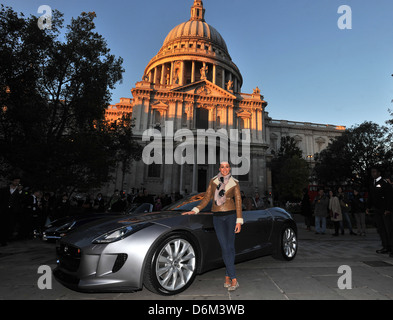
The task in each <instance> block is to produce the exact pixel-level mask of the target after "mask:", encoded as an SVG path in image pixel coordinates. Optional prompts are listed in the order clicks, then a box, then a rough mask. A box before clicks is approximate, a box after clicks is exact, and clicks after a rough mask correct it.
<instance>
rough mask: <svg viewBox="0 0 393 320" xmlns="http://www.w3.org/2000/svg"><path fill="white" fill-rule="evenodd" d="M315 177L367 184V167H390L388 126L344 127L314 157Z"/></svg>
mask: <svg viewBox="0 0 393 320" xmlns="http://www.w3.org/2000/svg"><path fill="white" fill-rule="evenodd" d="M316 161H317V164H316V166H315V168H314V175H315V177H316V179H317V180H318V181H319V182H320V183H322V184H327V185H329V184H331V185H340V184H356V185H359V186H364V187H365V186H367V184H368V181H369V175H370V167H371V166H373V165H379V166H380V167H381V168H384V169H385V170H388V169H389V168H390V167H391V166H392V148H391V143H390V140H389V138H388V129H387V128H386V127H384V126H380V125H378V124H376V123H373V122H364V123H362V124H361V125H358V126H354V127H352V128H350V129H347V130H346V131H345V132H344V133H343V135H342V136H340V137H337V138H336V139H334V140H332V141H331V142H330V143H329V146H328V147H327V148H326V149H325V150H323V151H322V152H321V153H320V154H318V155H317V156H316Z"/></svg>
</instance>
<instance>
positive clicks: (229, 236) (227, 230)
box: [183, 162, 243, 291]
mask: <svg viewBox="0 0 393 320" xmlns="http://www.w3.org/2000/svg"><path fill="white" fill-rule="evenodd" d="M230 172H231V167H230V165H229V163H228V162H221V164H220V173H219V174H218V175H217V176H216V177H214V178H213V179H212V180H210V183H209V187H208V188H207V191H206V193H205V196H204V198H203V199H202V201H201V203H200V204H199V206H197V207H195V208H193V209H192V211H189V212H185V213H183V215H190V214H198V213H199V212H200V211H201V210H202V209H203V208H204V207H206V206H207V204H208V203H209V202H210V200H212V199H214V201H213V205H212V212H213V225H214V229H215V230H216V234H217V238H218V241H219V243H220V246H221V250H222V256H223V260H224V263H225V267H226V277H225V284H224V287H225V288H228V290H229V291H234V290H236V289H237V288H238V287H239V282H238V281H237V278H236V270H235V254H236V253H235V234H236V233H239V232H240V231H241V226H242V224H243V215H242V198H241V193H240V187H239V181H238V180H236V179H234V178H233V177H232V175H231V174H230Z"/></svg>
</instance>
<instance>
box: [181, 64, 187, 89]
mask: <svg viewBox="0 0 393 320" xmlns="http://www.w3.org/2000/svg"><path fill="white" fill-rule="evenodd" d="M185 69H186V66H185V61H184V60H183V61H182V62H181V70H180V85H181V86H184V84H185V81H184V78H185V77H184V73H185Z"/></svg>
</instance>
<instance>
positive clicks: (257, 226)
mask: <svg viewBox="0 0 393 320" xmlns="http://www.w3.org/2000/svg"><path fill="white" fill-rule="evenodd" d="M243 219H244V224H243V226H242V231H241V232H240V233H239V234H238V235H236V252H237V254H242V253H247V252H251V251H257V250H263V249H264V248H265V247H268V246H270V234H271V229H272V223H273V222H272V216H271V214H270V213H269V211H268V210H257V209H256V206H255V202H254V199H253V198H246V199H245V200H244V201H243Z"/></svg>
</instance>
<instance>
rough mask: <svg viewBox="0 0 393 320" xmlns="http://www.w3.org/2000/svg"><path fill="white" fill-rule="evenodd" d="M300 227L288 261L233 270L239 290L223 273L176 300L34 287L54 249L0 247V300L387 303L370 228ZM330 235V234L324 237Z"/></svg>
mask: <svg viewBox="0 0 393 320" xmlns="http://www.w3.org/2000/svg"><path fill="white" fill-rule="evenodd" d="M298 227H299V250H298V254H297V257H296V258H295V260H294V261H292V262H283V261H277V260H274V259H273V258H272V257H263V258H258V259H255V260H251V261H248V262H244V263H240V264H238V265H237V266H236V267H237V273H238V279H239V283H240V288H239V289H238V290H237V291H235V292H232V293H228V291H227V290H226V289H224V288H223V285H222V283H223V275H224V273H225V272H224V269H218V270H214V271H211V272H207V273H205V274H203V275H199V276H197V277H196V279H195V282H194V283H193V284H192V286H191V287H190V288H189V289H188V290H186V291H185V292H183V293H182V294H180V295H178V296H172V297H163V296H159V295H156V294H153V293H151V292H149V291H148V290H147V289H143V290H142V291H139V292H134V293H113V294H108V293H105V294H83V293H78V292H74V291H71V290H69V289H67V288H65V287H63V286H62V285H60V284H59V283H58V282H57V281H56V280H54V279H53V287H52V289H51V290H40V289H39V288H38V286H37V281H38V278H39V277H40V276H41V274H38V273H37V271H38V267H39V266H40V265H48V266H50V267H51V268H52V269H53V268H54V267H55V266H56V263H55V253H54V252H55V245H54V244H53V243H52V244H51V243H44V242H42V241H40V240H30V241H18V242H11V243H10V244H9V245H8V246H7V247H2V248H0V283H1V286H0V299H4V300H13V299H23V300H25V299H28V300H30V299H37V300H52V299H53V300H55V299H60V300H74V299H82V300H97V299H99V300H112V299H114V300H226V301H235V300H311V299H313V300H315V299H318V300H324V299H334V300H345V299H349V300H358V299H368V300H391V299H393V258H389V256H388V255H379V254H376V253H375V250H376V249H379V248H380V242H379V239H378V235H377V234H376V232H375V230H374V229H369V230H368V235H367V237H360V236H350V235H348V234H347V235H344V236H339V237H337V238H336V237H332V236H331V234H326V235H316V234H314V232H309V231H306V230H305V228H304V226H303V225H302V224H298ZM331 232H332V231H331V230H329V231H328V233H331ZM342 265H347V266H349V267H350V268H351V270H352V289H347V290H340V289H339V288H338V280H339V278H340V277H341V276H342V274H339V273H338V269H339V267H340V266H342Z"/></svg>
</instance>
